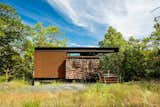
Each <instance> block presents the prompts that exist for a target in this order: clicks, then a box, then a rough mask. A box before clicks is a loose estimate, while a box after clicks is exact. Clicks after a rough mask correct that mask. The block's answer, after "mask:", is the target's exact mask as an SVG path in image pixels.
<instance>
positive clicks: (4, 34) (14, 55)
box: [0, 4, 24, 81]
mask: <svg viewBox="0 0 160 107" xmlns="http://www.w3.org/2000/svg"><path fill="white" fill-rule="evenodd" d="M23 31H24V25H23V23H22V22H21V20H20V18H19V16H18V14H17V12H16V10H15V9H14V8H12V7H10V6H8V5H5V4H0V70H1V73H2V74H3V72H5V74H6V81H8V80H9V78H10V75H11V71H12V69H13V68H14V66H15V64H16V62H18V60H19V59H20V58H19V57H20V53H18V48H17V47H16V45H15V44H16V42H19V41H21V40H22V39H23V33H24V32H23Z"/></svg>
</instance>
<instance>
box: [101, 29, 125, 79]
mask: <svg viewBox="0 0 160 107" xmlns="http://www.w3.org/2000/svg"><path fill="white" fill-rule="evenodd" d="M126 44H127V42H126V41H125V39H124V38H123V36H122V34H121V33H120V32H117V31H116V30H115V29H114V28H112V27H109V28H108V31H107V33H106V34H105V36H104V40H103V41H100V42H99V46H100V47H117V48H119V49H120V52H119V53H117V54H115V53H113V54H112V53H110V54H106V55H102V56H101V63H100V66H101V69H102V70H104V71H108V70H110V71H111V72H112V73H116V74H118V75H120V76H121V72H122V67H121V66H122V61H123V57H124V55H123V52H124V49H125V47H126Z"/></svg>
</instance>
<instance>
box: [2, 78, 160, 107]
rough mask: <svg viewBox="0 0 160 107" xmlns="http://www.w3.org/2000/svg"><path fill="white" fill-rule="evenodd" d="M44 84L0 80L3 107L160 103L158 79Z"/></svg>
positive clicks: (144, 106)
mask: <svg viewBox="0 0 160 107" xmlns="http://www.w3.org/2000/svg"><path fill="white" fill-rule="evenodd" d="M64 84H65V83H58V85H57V83H53V84H50V85H49V86H50V87H60V86H61V85H64ZM70 84H77V83H70ZM43 87H45V85H40V86H30V85H29V84H28V83H27V82H25V81H12V82H8V83H4V82H3V83H0V107H160V84H159V82H156V81H139V82H127V83H118V84H109V85H104V84H101V83H95V84H86V85H85V89H81V90H65V89H64V90H61V91H49V90H47V89H46V90H43V91H38V90H39V89H41V88H43ZM32 88H38V89H37V90H36V91H35V90H32ZM53 90H54V89H53Z"/></svg>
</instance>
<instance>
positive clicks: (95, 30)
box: [1, 0, 160, 46]
mask: <svg viewBox="0 0 160 107" xmlns="http://www.w3.org/2000/svg"><path fill="white" fill-rule="evenodd" d="M1 2H2V3H6V4H9V5H11V6H13V7H15V8H16V9H17V12H18V13H19V15H20V17H21V18H22V20H23V22H24V23H26V24H29V25H34V24H35V23H37V22H38V21H40V22H42V23H43V24H44V25H45V26H48V25H53V26H54V25H56V26H58V27H59V28H60V30H61V32H63V33H64V36H65V37H66V38H67V39H68V46H97V44H98V41H100V40H102V39H103V37H104V34H105V32H106V31H107V28H108V26H113V27H114V28H116V29H117V30H118V31H120V32H121V33H122V34H123V36H124V38H125V39H128V38H129V37H130V36H131V35H132V36H134V37H136V38H143V37H145V36H147V35H149V34H150V33H151V32H152V31H153V24H154V22H153V17H155V16H157V15H158V14H160V11H156V12H152V13H151V10H153V9H154V8H156V7H158V6H160V1H159V0H123V1H121V0H1Z"/></svg>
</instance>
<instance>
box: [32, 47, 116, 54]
mask: <svg viewBox="0 0 160 107" xmlns="http://www.w3.org/2000/svg"><path fill="white" fill-rule="evenodd" d="M35 50H38V51H55V52H56V51H57V52H59V51H62V52H67V53H114V52H118V51H119V48H110V47H105V48H99V47H36V48H35Z"/></svg>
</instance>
